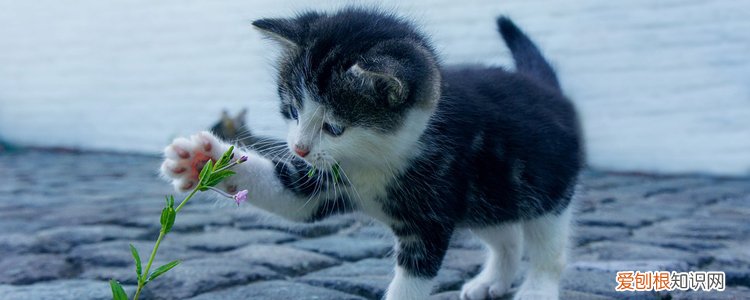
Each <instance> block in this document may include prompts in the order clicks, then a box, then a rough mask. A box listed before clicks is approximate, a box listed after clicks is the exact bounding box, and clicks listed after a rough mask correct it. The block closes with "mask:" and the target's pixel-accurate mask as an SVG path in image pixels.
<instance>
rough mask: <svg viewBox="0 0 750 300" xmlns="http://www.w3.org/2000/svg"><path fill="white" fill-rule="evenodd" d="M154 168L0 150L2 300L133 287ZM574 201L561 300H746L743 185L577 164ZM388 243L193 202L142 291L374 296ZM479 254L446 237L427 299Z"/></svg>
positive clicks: (162, 188) (375, 234)
mask: <svg viewBox="0 0 750 300" xmlns="http://www.w3.org/2000/svg"><path fill="white" fill-rule="evenodd" d="M158 165H159V159H158V158H155V157H145V156H133V155H116V154H105V153H71V152H60V151H57V152H52V151H26V152H18V153H13V154H7V153H5V154H0V179H1V181H0V228H2V230H1V232H0V295H2V296H0V298H2V299H8V300H11V299H108V298H110V291H109V286H108V283H107V280H108V279H110V278H115V279H117V280H119V281H120V282H122V283H123V284H124V285H125V286H126V289H127V290H129V291H132V290H133V286H134V284H135V281H134V273H135V272H134V267H133V262H132V261H131V256H130V252H129V250H128V243H133V244H134V245H135V246H136V247H137V248H138V249H140V252H141V254H142V255H143V256H146V255H147V254H148V253H150V249H151V246H152V245H153V241H154V240H155V238H156V236H157V235H158V229H159V227H158V215H159V210H160V209H161V205H162V203H163V200H162V199H163V197H164V195H165V194H168V193H171V190H170V187H169V185H168V184H166V183H164V182H163V181H161V180H159V179H158V177H157V176H156V169H157V166H158ZM579 195H580V196H579V199H578V200H577V202H578V210H579V213H578V214H577V218H576V219H577V223H578V227H577V236H576V238H575V242H574V245H575V247H574V249H573V251H572V258H571V263H570V265H569V267H568V268H567V269H566V271H565V274H564V276H565V277H564V280H563V284H562V289H563V291H562V297H563V298H564V299H610V298H629V299H658V298H662V299H669V298H673V299H683V298H687V299H742V298H750V250H748V249H750V222H748V220H750V179H748V178H744V179H737V178H717V177H709V176H699V175H691V176H670V177H662V176H652V175H648V174H616V173H608V172H598V171H588V172H586V173H585V174H584V175H583V178H582V188H581V192H580V194H579ZM391 245H392V237H391V235H390V233H389V232H388V230H387V229H386V228H384V227H383V226H381V225H378V224H376V223H373V222H371V221H368V220H367V219H366V218H364V217H361V216H354V215H345V216H340V217H335V218H332V219H328V220H326V221H323V222H320V223H315V224H295V223H290V222H286V221H283V220H281V219H278V218H275V217H272V216H269V215H267V214H265V213H262V212H260V211H258V210H256V209H253V208H252V207H250V206H249V205H243V206H242V207H239V208H238V207H236V206H235V205H234V204H233V203H231V201H217V200H213V199H211V200H209V199H204V198H203V199H202V198H197V199H194V200H193V201H192V202H191V203H190V204H188V206H187V207H186V208H185V210H184V211H183V213H182V214H181V215H179V216H178V218H177V222H176V224H175V227H174V232H173V233H171V234H170V235H169V236H168V237H167V239H166V240H165V241H164V243H163V244H162V247H161V249H160V251H159V256H158V257H157V263H159V264H160V263H164V262H166V261H169V260H172V259H183V260H184V262H183V263H182V264H181V265H180V266H178V267H177V268H175V269H174V270H173V271H171V272H170V273H167V274H166V275H164V276H163V277H161V278H159V279H157V280H156V281H154V282H152V283H151V284H150V285H149V286H148V287H147V288H146V293H145V294H144V296H146V297H143V298H144V299H379V298H380V297H381V296H382V295H383V292H384V289H385V287H386V286H387V283H388V282H389V280H390V278H391V276H392V275H391V268H392V265H393V263H394V262H393V258H392V257H391V255H392V253H391V248H392V246H391ZM482 257H483V252H482V250H481V244H479V243H478V242H477V241H476V240H474V239H472V238H471V237H470V236H469V235H468V234H467V233H459V234H457V236H456V238H455V241H454V243H453V246H452V248H451V250H450V251H449V253H448V255H447V257H446V259H445V264H444V266H443V268H442V270H441V272H440V275H439V276H438V278H437V280H436V281H437V285H436V288H435V295H434V296H433V297H432V299H457V297H458V296H457V295H458V294H457V290H459V289H460V287H461V284H462V283H463V282H464V281H465V280H467V279H468V278H470V277H471V276H472V275H473V274H475V273H477V271H478V270H479V264H480V262H481V261H482ZM618 270H620V271H622V270H642V271H657V270H667V271H672V270H674V271H687V270H696V271H697V270H703V271H707V270H718V271H725V272H726V274H727V289H726V291H724V292H711V293H695V292H693V293H688V292H661V293H656V292H637V293H635V292H631V293H620V292H616V291H615V290H614V287H615V272H616V271H618ZM519 279H520V278H519Z"/></svg>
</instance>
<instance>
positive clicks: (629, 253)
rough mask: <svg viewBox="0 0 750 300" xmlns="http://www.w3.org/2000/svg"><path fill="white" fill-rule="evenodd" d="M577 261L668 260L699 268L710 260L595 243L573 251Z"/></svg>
mask: <svg viewBox="0 0 750 300" xmlns="http://www.w3.org/2000/svg"><path fill="white" fill-rule="evenodd" d="M573 253H574V256H575V257H576V259H575V260H578V261H619V260H670V261H682V262H686V263H687V264H689V265H690V266H699V265H701V264H703V263H705V262H707V261H709V260H710V255H708V254H705V253H692V252H688V251H684V250H678V249H672V248H664V247H658V246H652V245H646V244H634V243H626V242H610V241H605V242H595V243H591V244H588V245H585V246H583V247H581V248H577V249H575V250H574V252H573Z"/></svg>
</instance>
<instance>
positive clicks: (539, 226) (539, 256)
mask: <svg viewBox="0 0 750 300" xmlns="http://www.w3.org/2000/svg"><path fill="white" fill-rule="evenodd" d="M570 221H571V213H570V208H567V209H565V210H563V211H562V212H560V213H558V214H554V213H550V214H548V215H544V216H541V217H539V218H536V219H532V220H528V221H524V222H523V234H524V240H525V241H526V252H527V254H528V256H529V263H530V268H529V272H528V274H526V279H525V280H524V283H523V284H522V285H521V287H520V288H519V289H518V292H517V293H516V295H515V296H514V297H513V299H514V300H528V299H535V300H536V299H558V298H559V288H560V278H561V275H562V272H563V269H564V268H565V263H566V261H567V255H568V246H569V245H568V243H569V235H570Z"/></svg>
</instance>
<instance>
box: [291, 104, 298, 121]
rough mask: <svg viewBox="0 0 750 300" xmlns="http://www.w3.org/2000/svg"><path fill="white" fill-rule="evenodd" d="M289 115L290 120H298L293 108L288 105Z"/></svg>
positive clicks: (295, 110)
mask: <svg viewBox="0 0 750 300" xmlns="http://www.w3.org/2000/svg"><path fill="white" fill-rule="evenodd" d="M289 114H290V115H292V119H295V120H299V113H298V112H297V109H296V108H294V106H291V105H289Z"/></svg>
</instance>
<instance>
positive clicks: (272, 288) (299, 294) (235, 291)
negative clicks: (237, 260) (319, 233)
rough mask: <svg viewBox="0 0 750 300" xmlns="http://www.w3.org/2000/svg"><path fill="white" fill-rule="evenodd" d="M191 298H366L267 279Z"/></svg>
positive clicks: (333, 299) (309, 299)
mask: <svg viewBox="0 0 750 300" xmlns="http://www.w3.org/2000/svg"><path fill="white" fill-rule="evenodd" d="M190 299H191V300H223V299H226V300H235V299H257V300H277V299H295V300H363V299H364V298H362V297H359V296H355V295H350V294H346V293H342V292H339V291H334V290H330V289H325V288H320V287H314V286H310V285H306V284H302V283H296V282H289V281H267V282H259V283H254V284H249V285H244V286H238V287H234V288H230V289H225V290H222V291H218V292H213V293H206V294H203V295H199V296H197V297H194V298H190Z"/></svg>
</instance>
